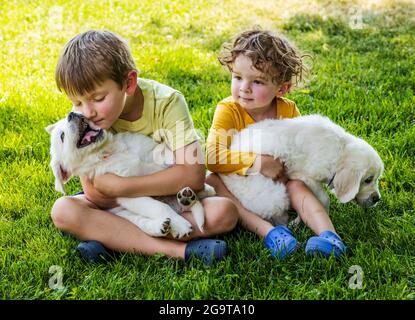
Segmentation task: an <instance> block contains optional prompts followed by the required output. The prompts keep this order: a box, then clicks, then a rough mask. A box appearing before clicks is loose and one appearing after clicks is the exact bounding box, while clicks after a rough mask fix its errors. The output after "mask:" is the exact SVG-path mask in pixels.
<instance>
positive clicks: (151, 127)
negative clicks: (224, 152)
mask: <svg viewBox="0 0 415 320" xmlns="http://www.w3.org/2000/svg"><path fill="white" fill-rule="evenodd" d="M138 86H139V87H140V89H141V91H142V92H143V96H144V108H143V113H142V115H141V117H140V118H139V119H138V120H136V121H127V120H123V119H118V120H117V121H115V123H114V124H113V125H112V127H111V129H112V132H114V133H118V132H123V131H130V132H138V133H141V134H144V135H146V136H150V137H152V138H153V139H154V141H156V142H158V143H161V142H164V143H166V144H167V146H168V147H169V148H170V149H171V150H173V151H175V150H177V149H179V148H182V147H184V146H186V145H188V144H190V143H192V142H194V141H196V140H198V139H199V136H198V135H197V133H196V131H195V129H194V125H193V121H192V118H191V115H190V112H189V108H188V106H187V103H186V100H185V98H184V96H183V95H182V94H181V93H180V92H179V91H177V90H175V89H173V88H171V87H169V86H167V85H164V84H161V83H159V82H157V81H154V80H148V79H143V78H138Z"/></svg>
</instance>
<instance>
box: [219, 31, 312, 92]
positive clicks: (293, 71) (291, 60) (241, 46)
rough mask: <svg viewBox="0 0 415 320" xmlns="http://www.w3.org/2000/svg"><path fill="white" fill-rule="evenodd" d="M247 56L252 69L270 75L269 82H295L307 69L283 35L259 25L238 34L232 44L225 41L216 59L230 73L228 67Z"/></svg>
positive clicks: (301, 55) (299, 80)
mask: <svg viewBox="0 0 415 320" xmlns="http://www.w3.org/2000/svg"><path fill="white" fill-rule="evenodd" d="M241 54H242V55H244V56H246V57H248V58H250V59H251V61H252V65H253V67H254V68H255V69H257V70H259V71H261V72H263V73H264V74H266V75H267V76H270V78H271V80H272V82H273V83H275V84H277V85H281V84H282V83H284V82H287V81H289V82H294V83H295V84H298V83H299V82H301V81H302V80H303V75H304V73H305V72H306V71H307V70H308V68H307V67H306V65H305V64H304V62H303V58H304V57H306V56H310V55H308V54H301V53H300V52H299V50H298V49H297V48H296V47H295V46H294V45H293V44H292V43H290V42H289V41H288V40H287V39H286V38H285V37H283V36H281V35H278V34H276V33H273V32H271V31H263V30H261V28H260V27H256V28H254V29H252V30H247V31H244V32H241V33H240V34H238V35H237V36H236V38H235V40H234V41H233V43H227V44H225V45H224V46H223V49H222V51H221V53H220V55H219V57H218V59H219V62H220V63H221V64H222V65H224V66H226V67H227V68H228V69H229V71H231V72H232V66H233V64H234V62H235V59H236V58H237V57H238V56H239V55H241Z"/></svg>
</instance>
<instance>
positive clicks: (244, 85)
mask: <svg viewBox="0 0 415 320" xmlns="http://www.w3.org/2000/svg"><path fill="white" fill-rule="evenodd" d="M249 90H250V87H249V83H247V82H243V83H242V84H241V87H240V88H239V91H242V92H249Z"/></svg>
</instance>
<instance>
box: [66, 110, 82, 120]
mask: <svg viewBox="0 0 415 320" xmlns="http://www.w3.org/2000/svg"><path fill="white" fill-rule="evenodd" d="M80 117H81V115H80V114H79V113H75V112H69V114H68V122H71V121H72V120H73V119H75V118H80Z"/></svg>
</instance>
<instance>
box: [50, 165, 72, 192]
mask: <svg viewBox="0 0 415 320" xmlns="http://www.w3.org/2000/svg"><path fill="white" fill-rule="evenodd" d="M50 166H51V167H52V172H53V175H54V176H55V190H56V191H58V192H60V193H63V194H65V188H64V184H65V183H66V182H67V181H68V180H69V178H70V177H71V175H70V173H69V172H68V171H66V170H65V169H64V168H63V167H62V166H61V164H60V163H59V162H51V164H50Z"/></svg>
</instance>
